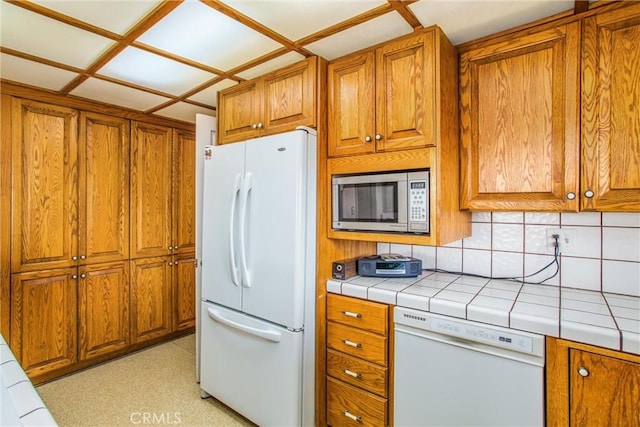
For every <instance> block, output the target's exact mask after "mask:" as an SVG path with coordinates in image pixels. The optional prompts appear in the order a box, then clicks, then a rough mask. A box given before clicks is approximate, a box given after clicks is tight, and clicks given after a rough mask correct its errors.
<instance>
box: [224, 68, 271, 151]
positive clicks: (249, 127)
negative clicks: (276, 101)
mask: <svg viewBox="0 0 640 427" xmlns="http://www.w3.org/2000/svg"><path fill="white" fill-rule="evenodd" d="M261 105H262V84H261V82H260V81H259V80H250V81H247V82H244V83H240V84H238V85H237V86H233V87H231V88H229V89H226V90H223V91H221V92H219V94H218V144H226V143H229V142H235V141H242V140H244V139H249V138H255V137H256V136H258V135H259V132H260V129H257V128H256V127H254V125H257V123H258V122H259V119H260V116H261V114H262V112H261V111H260V109H261Z"/></svg>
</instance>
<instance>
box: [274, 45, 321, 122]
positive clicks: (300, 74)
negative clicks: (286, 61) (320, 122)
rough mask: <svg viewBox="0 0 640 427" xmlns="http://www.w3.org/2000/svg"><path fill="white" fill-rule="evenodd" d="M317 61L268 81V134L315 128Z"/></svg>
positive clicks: (298, 65)
mask: <svg viewBox="0 0 640 427" xmlns="http://www.w3.org/2000/svg"><path fill="white" fill-rule="evenodd" d="M316 61H317V57H312V58H309V59H308V60H306V61H302V62H299V63H296V64H294V65H292V66H290V67H287V68H285V69H282V70H279V71H277V72H274V73H271V74H269V75H267V76H265V77H264V83H263V84H264V107H263V111H264V119H263V120H264V123H263V125H264V130H265V132H266V133H268V134H273V133H277V132H281V131H284V130H289V129H292V128H293V127H294V126H314V125H315V123H316V117H315V116H316V115H315V112H316V108H315V99H316V94H315V88H316V85H315V81H316Z"/></svg>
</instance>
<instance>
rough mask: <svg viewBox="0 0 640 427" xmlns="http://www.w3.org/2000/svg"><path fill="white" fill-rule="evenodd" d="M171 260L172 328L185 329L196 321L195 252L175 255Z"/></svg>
mask: <svg viewBox="0 0 640 427" xmlns="http://www.w3.org/2000/svg"><path fill="white" fill-rule="evenodd" d="M174 260H175V261H174V262H173V269H172V271H173V273H172V276H173V277H172V283H173V303H174V310H173V330H174V331H177V330H182V329H187V328H190V327H192V326H194V325H195V321H196V257H195V253H191V254H186V255H182V256H180V257H175V258H174Z"/></svg>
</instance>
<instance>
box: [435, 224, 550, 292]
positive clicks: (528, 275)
mask: <svg viewBox="0 0 640 427" xmlns="http://www.w3.org/2000/svg"><path fill="white" fill-rule="evenodd" d="M552 237H553V238H554V240H555V243H554V247H555V248H554V251H553V261H551V262H550V263H549V264H547V265H545V266H544V267H542V268H541V269H540V270H538V271H536V272H535V273H531V274H527V275H526V276H518V277H491V276H483V275H481V274H473V273H463V272H460V271H448V270H443V269H440V268H425V271H433V272H435V273H449V274H458V275H461V276H470V277H479V278H481V279H490V280H509V281H512V282H518V283H523V284H528V285H541V284H542V283H543V282H546V281H547V280H549V279H553V278H554V277H556V276H557V275H558V273H559V272H560V263H559V262H558V255H559V254H560V244H559V243H558V239H559V238H560V236H559V235H557V234H554V235H553V236H552ZM553 264H555V265H556V271H555V272H554V273H553V274H552V275H551V276H549V277H545V278H544V279H542V280H541V281H539V282H527V281H526V280H524V279H526V278H528V277H532V276H535V275H536V274H538V273H541V272H543V271H544V270H546V269H547V268H549V267H551V266H552V265H553Z"/></svg>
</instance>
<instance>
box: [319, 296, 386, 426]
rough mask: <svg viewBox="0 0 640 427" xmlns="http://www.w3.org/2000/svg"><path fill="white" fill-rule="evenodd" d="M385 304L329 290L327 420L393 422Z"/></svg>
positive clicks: (370, 423)
mask: <svg viewBox="0 0 640 427" xmlns="http://www.w3.org/2000/svg"><path fill="white" fill-rule="evenodd" d="M390 312H391V310H390V309H389V306H388V305H386V304H380V303H376V302H371V301H365V300H360V299H357V298H350V297H345V296H342V295H335V294H328V295H327V424H329V425H332V426H343V425H345V426H349V425H354V426H356V425H365V426H386V425H390V424H391V418H392V417H391V415H390V411H391V402H392V400H391V396H392V392H391V390H390V384H391V380H390V377H391V375H390V374H391V372H392V368H391V365H392V364H391V362H390V360H391V354H390V351H391V348H392V346H391V345H390V342H389V340H390V337H389V334H388V331H389V327H388V325H389V321H390V319H389V313H390Z"/></svg>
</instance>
